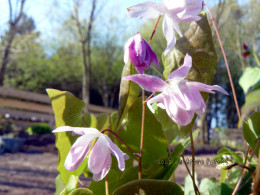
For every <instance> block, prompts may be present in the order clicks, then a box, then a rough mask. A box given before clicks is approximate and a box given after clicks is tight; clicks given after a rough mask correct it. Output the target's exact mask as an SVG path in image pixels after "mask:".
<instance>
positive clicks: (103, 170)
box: [93, 153, 112, 181]
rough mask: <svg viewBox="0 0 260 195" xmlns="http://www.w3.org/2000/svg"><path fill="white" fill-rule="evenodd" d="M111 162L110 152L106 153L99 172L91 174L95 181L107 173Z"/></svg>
mask: <svg viewBox="0 0 260 195" xmlns="http://www.w3.org/2000/svg"><path fill="white" fill-rule="evenodd" d="M111 164H112V159H111V154H110V153H107V156H106V158H105V161H104V164H103V169H102V170H101V172H99V173H97V174H93V179H94V180H95V181H101V180H102V179H103V178H104V177H105V176H106V175H107V174H108V172H109V170H110V168H111Z"/></svg>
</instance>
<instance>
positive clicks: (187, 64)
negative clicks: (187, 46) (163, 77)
mask: <svg viewBox="0 0 260 195" xmlns="http://www.w3.org/2000/svg"><path fill="white" fill-rule="evenodd" d="M191 66H192V58H191V56H190V55H189V54H186V56H185V58H184V63H183V65H182V66H181V67H180V68H178V69H177V70H175V71H173V72H172V73H170V74H169V76H168V80H169V81H171V80H172V79H174V77H180V78H185V77H186V76H187V74H188V73H189V71H190V68H191Z"/></svg>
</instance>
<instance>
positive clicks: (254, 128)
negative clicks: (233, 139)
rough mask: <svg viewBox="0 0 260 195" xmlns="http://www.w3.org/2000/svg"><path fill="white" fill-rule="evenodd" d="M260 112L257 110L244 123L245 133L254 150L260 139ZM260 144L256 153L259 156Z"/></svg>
mask: <svg viewBox="0 0 260 195" xmlns="http://www.w3.org/2000/svg"><path fill="white" fill-rule="evenodd" d="M259 120H260V113H259V112H255V113H254V114H252V116H251V117H250V118H248V119H247V120H245V121H244V123H243V135H244V138H245V140H246V141H247V143H248V144H249V145H250V147H251V148H252V149H253V150H254V148H255V147H256V143H257V139H259V133H260V126H259V125H260V121H259ZM258 151H259V144H258V146H257V149H256V150H255V155H256V156H258Z"/></svg>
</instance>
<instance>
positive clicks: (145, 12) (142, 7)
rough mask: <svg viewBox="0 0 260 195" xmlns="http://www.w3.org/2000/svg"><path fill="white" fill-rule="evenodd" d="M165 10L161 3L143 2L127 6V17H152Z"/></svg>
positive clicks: (156, 16)
mask: <svg viewBox="0 0 260 195" xmlns="http://www.w3.org/2000/svg"><path fill="white" fill-rule="evenodd" d="M164 11H166V10H165V7H164V5H163V4H161V3H154V2H150V1H148V2H143V3H138V4H136V5H134V6H131V7H129V8H127V15H128V17H132V18H139V19H148V20H149V19H154V18H158V17H159V15H161V14H162V13H163V12H164Z"/></svg>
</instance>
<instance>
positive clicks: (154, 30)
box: [149, 16, 161, 44]
mask: <svg viewBox="0 0 260 195" xmlns="http://www.w3.org/2000/svg"><path fill="white" fill-rule="evenodd" d="M160 19H161V16H159V17H158V20H157V22H156V24H155V27H154V29H153V32H152V35H151V37H150V40H149V44H151V41H152V39H153V36H154V34H155V32H156V28H157V26H158V24H159V21H160Z"/></svg>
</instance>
